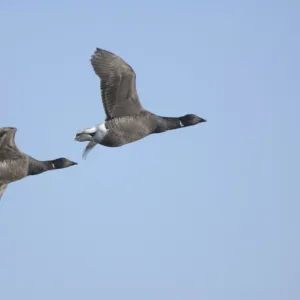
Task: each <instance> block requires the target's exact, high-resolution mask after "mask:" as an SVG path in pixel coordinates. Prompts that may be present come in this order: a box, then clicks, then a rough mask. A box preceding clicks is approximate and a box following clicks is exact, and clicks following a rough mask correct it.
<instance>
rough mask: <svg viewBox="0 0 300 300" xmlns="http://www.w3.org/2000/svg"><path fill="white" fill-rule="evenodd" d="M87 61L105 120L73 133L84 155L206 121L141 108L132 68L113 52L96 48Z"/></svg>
mask: <svg viewBox="0 0 300 300" xmlns="http://www.w3.org/2000/svg"><path fill="white" fill-rule="evenodd" d="M91 63H92V66H93V69H94V71H95V73H96V74H97V75H98V77H99V78H100V82H101V83H100V88H101V96H102V102H103V106H104V110H105V114H106V120H105V121H104V122H103V123H101V124H97V125H95V126H93V127H90V128H86V129H83V130H80V131H79V132H78V133H77V134H76V136H75V140H76V141H78V142H86V141H88V142H89V143H88V144H87V146H86V148H85V150H84V152H83V157H84V158H85V157H86V156H87V154H88V153H89V151H90V150H91V149H92V148H93V147H95V146H96V145H97V144H101V145H103V146H107V147H120V146H123V145H125V144H128V143H132V142H135V141H137V140H140V139H142V138H144V137H146V136H148V135H150V134H154V133H162V132H165V131H168V130H173V129H179V128H183V127H188V126H193V125H196V124H198V123H201V122H206V120H205V119H203V118H200V117H198V116H197V115H195V114H187V115H185V116H182V117H177V118H176V117H161V116H158V115H155V114H153V113H151V112H149V111H147V110H145V109H144V108H143V107H142V105H141V103H140V100H139V96H138V93H137V90H136V74H135V72H134V70H133V69H132V67H131V66H130V65H128V64H127V63H126V62H125V61H124V60H123V59H122V58H121V57H119V56H117V55H115V54H114V53H112V52H109V51H106V50H103V49H99V48H97V49H96V51H95V52H94V54H93V55H92V58H91Z"/></svg>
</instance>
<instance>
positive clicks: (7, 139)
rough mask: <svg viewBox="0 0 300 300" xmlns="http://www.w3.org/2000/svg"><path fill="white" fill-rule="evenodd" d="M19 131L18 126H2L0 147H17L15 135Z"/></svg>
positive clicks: (0, 129)
mask: <svg viewBox="0 0 300 300" xmlns="http://www.w3.org/2000/svg"><path fill="white" fill-rule="evenodd" d="M16 132H17V128H15V127H2V128H0V149H3V148H4V147H7V146H8V147H10V148H13V149H17V146H16V143H15V135H16Z"/></svg>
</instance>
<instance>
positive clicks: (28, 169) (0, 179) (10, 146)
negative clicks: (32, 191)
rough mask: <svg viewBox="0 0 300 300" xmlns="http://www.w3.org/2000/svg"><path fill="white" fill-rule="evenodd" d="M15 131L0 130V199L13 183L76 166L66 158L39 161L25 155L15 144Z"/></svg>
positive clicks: (13, 129)
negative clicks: (28, 177)
mask: <svg viewBox="0 0 300 300" xmlns="http://www.w3.org/2000/svg"><path fill="white" fill-rule="evenodd" d="M16 131H17V129H16V128H14V127H3V128H0V199H1V197H2V195H3V193H4V191H5V189H6V187H7V185H8V184H10V183H12V182H14V181H17V180H20V179H22V178H24V177H26V176H30V175H37V174H40V173H43V172H46V171H50V170H56V169H62V168H67V167H70V166H73V165H76V164H77V163H75V162H73V161H70V160H68V159H66V158H58V159H55V160H48V161H39V160H36V159H34V158H32V157H31V156H29V155H26V154H25V153H23V152H21V151H20V150H19V149H18V148H17V146H16V144H15V134H16Z"/></svg>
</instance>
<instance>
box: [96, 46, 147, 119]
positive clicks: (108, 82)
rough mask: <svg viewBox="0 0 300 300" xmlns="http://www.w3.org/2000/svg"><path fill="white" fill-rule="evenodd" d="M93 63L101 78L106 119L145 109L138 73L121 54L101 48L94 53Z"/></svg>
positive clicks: (130, 114) (132, 113)
mask: <svg viewBox="0 0 300 300" xmlns="http://www.w3.org/2000/svg"><path fill="white" fill-rule="evenodd" d="M91 63H92V66H93V68H94V71H95V73H96V74H97V75H98V76H99V77H100V79H101V84H100V87H101V96H102V102H103V106H104V110H105V113H106V116H107V118H106V120H109V119H112V118H116V117H124V116H133V115H136V114H138V113H140V112H141V111H142V110H143V107H142V105H141V103H140V101H139V97H138V94H137V90H136V75H135V72H134V70H133V69H132V68H131V66H130V65H128V64H127V63H126V62H125V61H124V60H123V59H122V58H120V57H119V56H117V55H115V54H113V53H111V52H109V51H106V50H103V49H99V48H97V49H96V51H95V53H94V54H93V56H92V58H91Z"/></svg>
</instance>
